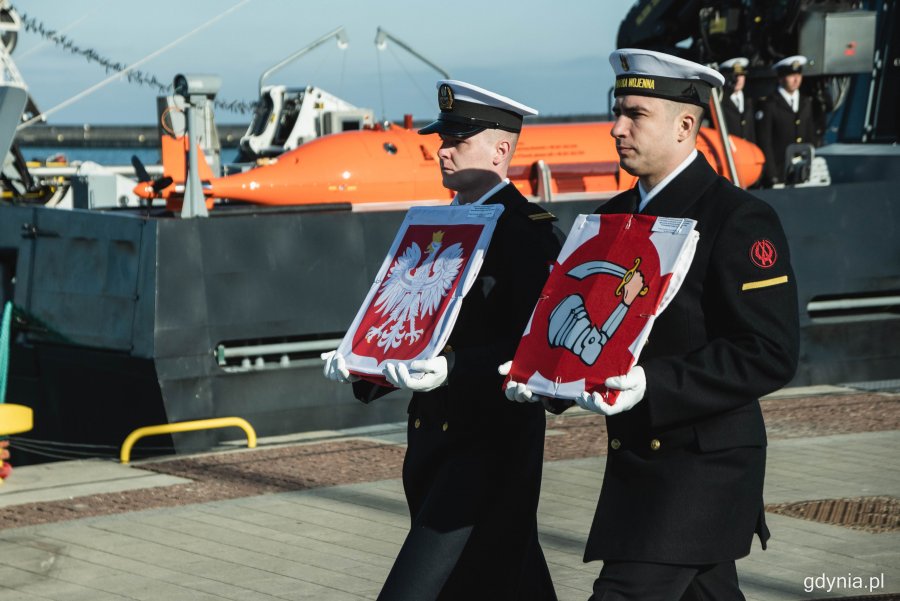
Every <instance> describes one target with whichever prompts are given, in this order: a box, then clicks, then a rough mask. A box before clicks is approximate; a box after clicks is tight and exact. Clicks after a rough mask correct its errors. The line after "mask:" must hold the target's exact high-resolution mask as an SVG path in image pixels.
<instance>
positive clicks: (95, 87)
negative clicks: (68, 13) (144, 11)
mask: <svg viewBox="0 0 900 601" xmlns="http://www.w3.org/2000/svg"><path fill="white" fill-rule="evenodd" d="M249 2H252V0H240V2H238V3H237V4H235V5H234V6H232V7H231V8H229V9H228V10H226V11H224V12H222V13H220V14H218V15H217V16H215V17H213V18H212V19H210V20H209V21H207V22H206V23H204V24H203V25H200V26H199V27H197V28H195V29H194V30H193V31H189V32H188V33H186V34H184V35H183V36H181V37H180V38H178V39H177V40H175V41H173V42H169V43H168V44H166V45H165V46H163V47H162V48H160V49H159V50H156V51H155V52H152V53H150V54H148V55H147V56H145V57H144V58H142V59H141V60H139V61H137V62H136V63H132V64H131V65H129V66H127V67H125V68H124V69H122V70H121V71H119V72H118V73H114V74H113V75H110V76H109V77H107V78H106V79H104V80H103V81H101V82H99V83H97V84H94V85H93V86H91V87H89V88H87V89H86V90H84V91H82V92H79V93H78V94H75V95H74V96H72V97H71V98H69V99H68V100H65V101H63V102H61V103H59V104H57V105H56V106H54V107H53V108H51V109H49V110H46V111H44V112H43V113H41V114H40V115H38V116H36V117H34V118H32V119H29V120H28V121H26V122H24V123H22V124H21V125H19V126H18V127H17V128H16V131H17V132H19V131H21V130H23V129H25V128H26V127H29V126H31V125H34V124H35V123H37V122H38V121H46V120H47V117H48V116H50V115H51V114H53V113H55V112H57V111H60V110H62V109H64V108H66V107H67V106H69V105H71V104H73V103H75V102H78V101H79V100H81V99H82V98H84V97H85V96H88V95H89V94H93V93H94V92H96V91H97V90H99V89H100V88H102V87H104V86H106V85H107V84H109V83H111V82H113V81H115V80H116V79H119V78H121V77H122V76H123V75H125V74H127V73H128V72H129V71H132V70H133V69H136V68H138V67H139V66H141V65H143V64H144V63H146V62H147V61H150V60H152V59H154V58H156V57H157V56H159V55H160V54H162V53H163V52H166V51H168V50H171V49H172V48H173V47H175V46H177V45H178V44H180V43H181V42H183V41H184V40H186V39H188V38H189V37H191V36H193V35H194V34H196V33H197V32H199V31H201V30H203V29H206V28H207V27H209V26H210V25H212V24H213V23H216V22H217V21H219V20H220V19H222V18H224V17H225V16H226V15H228V14H230V13H232V12H234V11H235V10H237V9H239V8H241V7H242V6H243V5H245V4H247V3H249Z"/></svg>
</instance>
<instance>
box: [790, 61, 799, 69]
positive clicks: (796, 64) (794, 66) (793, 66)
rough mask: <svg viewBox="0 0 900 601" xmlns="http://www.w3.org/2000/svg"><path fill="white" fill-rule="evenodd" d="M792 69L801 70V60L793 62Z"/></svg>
mask: <svg viewBox="0 0 900 601" xmlns="http://www.w3.org/2000/svg"><path fill="white" fill-rule="evenodd" d="M791 69H793V70H794V71H799V70H800V61H794V62H792V63H791Z"/></svg>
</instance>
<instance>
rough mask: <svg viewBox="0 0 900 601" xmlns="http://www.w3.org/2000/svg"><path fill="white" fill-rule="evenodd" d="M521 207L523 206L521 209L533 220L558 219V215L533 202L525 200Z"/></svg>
mask: <svg viewBox="0 0 900 601" xmlns="http://www.w3.org/2000/svg"><path fill="white" fill-rule="evenodd" d="M519 207H521V209H520V210H521V211H522V212H523V213H524V214H525V216H526V217H528V218H529V219H531V220H532V221H556V215H554V214H553V213H551V212H550V211H547V210H545V209H543V208H542V207H540V206H538V205H536V204H534V203H533V202H523V203H522V204H521V205H519Z"/></svg>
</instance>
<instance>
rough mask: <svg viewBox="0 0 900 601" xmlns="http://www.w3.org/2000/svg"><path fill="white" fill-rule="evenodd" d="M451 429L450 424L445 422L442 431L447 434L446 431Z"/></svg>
mask: <svg viewBox="0 0 900 601" xmlns="http://www.w3.org/2000/svg"><path fill="white" fill-rule="evenodd" d="M449 427H450V424H448V423H447V422H444V425H443V426H441V430H443V431H444V432H446V431H447V428H449Z"/></svg>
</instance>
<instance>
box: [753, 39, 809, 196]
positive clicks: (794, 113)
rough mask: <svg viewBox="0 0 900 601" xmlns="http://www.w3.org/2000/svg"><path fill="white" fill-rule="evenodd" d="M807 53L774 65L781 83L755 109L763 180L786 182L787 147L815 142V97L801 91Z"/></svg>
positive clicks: (765, 182) (768, 182)
mask: <svg viewBox="0 0 900 601" xmlns="http://www.w3.org/2000/svg"><path fill="white" fill-rule="evenodd" d="M806 63H807V60H806V57H805V56H800V55H797V56H789V57H787V58H785V59H782V60H780V61H778V62H777V63H775V64H774V65H773V67H774V69H775V73H776V74H777V76H778V87H777V88H776V89H775V91H774V92H773V93H772V94H770V95H769V96H767V97H765V98H763V99H761V101H760V104H759V106H758V109H759V110H758V111H757V113H756V139H757V143H758V144H759V147H760V148H761V149H762V151H763V154H765V156H766V164H765V167H764V168H763V184H764V185H767V186H771V185H773V184H778V183H783V182H784V172H785V171H784V170H785V150H787V147H788V146H790V145H791V144H815V143H816V125H815V121H814V118H813V107H812V99H811V98H810V97H809V96H806V95H804V94H801V93H800V84H801V83H803V66H804V65H805V64H806Z"/></svg>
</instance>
